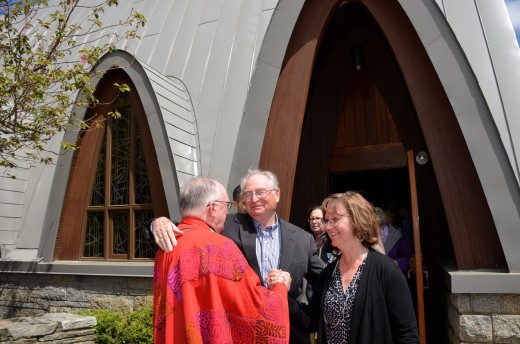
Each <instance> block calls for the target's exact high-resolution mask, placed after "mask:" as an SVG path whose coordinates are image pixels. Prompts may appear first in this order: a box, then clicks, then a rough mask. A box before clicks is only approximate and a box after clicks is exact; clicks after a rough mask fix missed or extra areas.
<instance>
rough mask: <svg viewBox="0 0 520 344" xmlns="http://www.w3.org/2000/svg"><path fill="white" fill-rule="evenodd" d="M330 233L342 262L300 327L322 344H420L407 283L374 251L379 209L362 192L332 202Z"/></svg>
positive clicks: (327, 203)
mask: <svg viewBox="0 0 520 344" xmlns="http://www.w3.org/2000/svg"><path fill="white" fill-rule="evenodd" d="M322 207H323V209H324V210H325V215H324V223H325V231H326V232H327V234H328V235H329V237H330V238H331V243H332V245H333V246H334V247H336V248H337V249H338V250H339V251H340V256H339V257H338V258H337V259H336V260H335V261H334V262H332V263H331V264H329V265H328V266H327V267H326V268H325V269H324V270H323V272H322V274H321V276H320V279H319V280H318V283H319V284H318V285H315V286H314V287H315V288H314V295H313V298H312V300H311V303H310V304H309V305H308V306H301V307H302V309H303V310H304V312H303V313H302V314H303V315H302V317H301V318H300V319H299V320H300V321H299V322H298V323H297V324H293V325H297V326H300V327H301V328H302V329H305V330H307V331H309V330H310V331H314V330H317V331H318V343H334V344H336V343H356V344H381V343H393V344H397V343H399V344H401V343H414V344H416V343H419V335H418V330H417V321H416V317H415V312H414V309H413V304H412V298H411V295H410V291H409V289H408V286H407V283H406V279H405V277H404V276H403V274H402V273H401V271H400V270H399V269H398V268H397V266H396V265H395V264H394V263H393V262H392V261H391V260H390V259H388V258H387V257H386V256H385V255H383V254H381V253H379V252H377V251H375V250H374V249H373V248H372V247H371V246H372V245H374V244H375V243H376V242H377V241H378V240H379V233H380V227H379V221H378V219H377V216H376V214H375V213H374V208H373V206H372V204H370V202H368V201H367V200H366V199H365V198H363V196H361V195H360V194H359V193H357V192H351V191H347V192H345V193H337V194H333V195H331V196H329V197H327V198H326V199H325V200H324V201H323V204H322Z"/></svg>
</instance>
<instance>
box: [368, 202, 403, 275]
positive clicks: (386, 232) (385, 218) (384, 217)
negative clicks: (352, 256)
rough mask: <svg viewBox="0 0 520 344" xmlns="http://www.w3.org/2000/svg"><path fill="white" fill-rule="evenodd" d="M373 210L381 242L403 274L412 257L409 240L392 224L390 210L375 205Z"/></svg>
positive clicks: (392, 218) (392, 219) (392, 217)
mask: <svg viewBox="0 0 520 344" xmlns="http://www.w3.org/2000/svg"><path fill="white" fill-rule="evenodd" d="M374 211H375V213H376V215H377V218H378V220H379V224H380V226H381V242H382V243H383V246H384V248H385V252H387V254H386V255H387V256H388V257H389V258H391V259H392V260H393V261H394V263H395V264H396V265H397V266H398V267H399V269H400V270H401V272H402V273H403V274H405V275H406V274H407V273H408V270H409V269H410V258H411V257H412V249H411V245H410V242H409V241H408V239H406V236H405V235H404V234H403V232H402V230H401V229H400V228H399V227H396V226H394V225H393V224H392V223H393V222H394V216H393V214H392V212H391V211H390V210H384V209H382V208H380V207H375V208H374Z"/></svg>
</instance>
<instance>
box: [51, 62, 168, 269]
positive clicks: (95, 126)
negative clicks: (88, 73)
mask: <svg viewBox="0 0 520 344" xmlns="http://www.w3.org/2000/svg"><path fill="white" fill-rule="evenodd" d="M115 83H118V84H128V85H129V86H130V88H131V91H130V92H125V93H119V92H118V89H117V88H116V87H115V86H114V84H115ZM96 92H97V93H96V94H97V98H98V99H99V100H100V104H101V105H99V106H96V107H95V108H93V109H90V110H89V111H88V112H87V116H88V117H87V118H91V120H89V123H90V127H89V129H87V130H85V131H84V132H82V133H81V135H80V137H79V140H78V149H77V151H76V153H75V156H74V160H73V164H72V168H71V174H70V176H69V183H68V187H67V192H66V195H65V202H64V207H63V211H62V216H61V219H62V220H61V223H60V229H59V232H58V238H57V242H56V250H55V255H54V256H55V259H58V260H76V259H86V260H142V259H152V258H153V257H154V256H155V250H156V247H155V243H154V242H153V238H151V237H150V236H149V235H148V233H147V230H146V224H147V222H148V221H149V220H150V219H152V218H153V217H157V216H163V215H164V216H168V212H167V206H166V198H165V195H164V189H163V185H162V182H161V177H160V173H159V167H158V163H157V157H156V154H155V149H154V146H153V141H152V139H151V134H150V130H149V127H148V123H147V120H146V115H145V113H144V109H143V106H142V104H141V101H140V98H139V94H138V93H137V90H136V89H135V87H134V85H133V83H132V81H131V80H130V78H129V77H128V76H127V75H126V73H124V72H123V71H122V70H117V69H116V70H111V71H110V72H108V73H107V74H106V75H105V76H104V77H103V79H102V80H101V81H100V83H99V85H98V89H97V91H96ZM109 112H112V113H114V112H117V113H119V114H120V117H118V118H114V117H112V116H110V115H108V114H109Z"/></svg>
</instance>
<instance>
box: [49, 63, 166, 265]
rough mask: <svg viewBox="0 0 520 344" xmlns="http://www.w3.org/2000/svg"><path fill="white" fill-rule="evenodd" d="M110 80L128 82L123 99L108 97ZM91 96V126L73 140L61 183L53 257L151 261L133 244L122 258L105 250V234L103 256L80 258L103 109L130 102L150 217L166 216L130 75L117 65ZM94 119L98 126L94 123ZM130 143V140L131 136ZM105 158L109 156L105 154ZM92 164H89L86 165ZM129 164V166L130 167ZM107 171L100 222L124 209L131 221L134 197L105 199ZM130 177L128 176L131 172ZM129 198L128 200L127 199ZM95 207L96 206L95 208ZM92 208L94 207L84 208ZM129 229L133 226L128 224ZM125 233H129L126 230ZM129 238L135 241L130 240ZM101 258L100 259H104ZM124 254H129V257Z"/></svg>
mask: <svg viewBox="0 0 520 344" xmlns="http://www.w3.org/2000/svg"><path fill="white" fill-rule="evenodd" d="M115 83H119V84H123V83H125V84H127V85H129V86H130V88H131V91H130V94H129V103H128V104H125V105H122V104H115V103H113V101H114V100H115V99H116V97H117V96H118V89H117V88H116V87H115V86H114V84H115ZM96 97H97V99H99V101H100V102H99V104H100V105H98V106H96V107H95V108H91V109H89V110H88V111H87V114H86V118H92V119H93V120H92V121H91V123H92V125H91V129H88V130H86V131H83V132H82V133H81V134H80V135H79V138H78V149H77V151H76V152H75V154H74V158H73V162H72V167H71V172H70V175H69V180H68V184H67V190H66V193H65V199H64V205H63V208H62V214H61V219H60V226H59V229H58V236H57V239H56V248H55V252H54V259H55V260H94V261H109V260H110V261H111V260H123V261H143V260H145V261H148V260H152V259H149V258H133V255H134V252H133V251H132V250H133V249H134V244H133V243H132V244H130V245H129V252H128V256H127V255H126V254H124V255H123V254H112V253H110V252H109V251H111V250H112V243H113V242H112V240H113V238H112V236H109V237H108V238H107V236H105V238H104V240H105V242H104V250H105V252H104V257H102V258H101V257H83V249H84V247H83V243H84V238H85V230H86V222H87V216H86V214H87V208H89V206H88V202H89V201H90V196H91V194H92V190H93V181H94V175H95V173H96V170H97V162H98V159H99V154H100V150H101V146H102V143H103V136H104V133H105V130H106V129H105V125H108V122H107V121H104V120H101V121H99V119H101V116H105V115H106V114H107V113H108V112H110V111H112V109H114V108H123V107H125V106H128V105H130V107H131V116H132V117H134V118H135V123H136V125H135V126H131V128H132V127H133V128H134V129H131V130H135V129H136V127H139V129H140V134H141V140H142V146H143V151H144V154H145V156H146V168H147V172H148V179H149V182H150V192H151V195H152V206H151V208H152V210H153V212H154V216H155V217H158V216H168V208H167V203H166V197H165V194H164V188H163V184H162V179H161V175H160V171H159V165H158V161H157V155H156V153H155V148H154V145H153V140H152V136H151V133H150V129H149V127H148V122H147V120H146V114H145V111H144V108H143V105H142V103H141V100H140V97H139V93H138V92H137V90H136V88H135V86H134V84H133V82H132V80H131V79H130V77H129V76H128V75H127V74H126V73H125V72H124V71H122V70H120V69H114V70H110V71H109V72H107V73H106V75H105V76H104V77H103V79H102V80H101V81H100V82H99V84H98V89H97V91H96ZM96 121H99V122H98V123H99V126H97V125H96V124H95V122H96ZM109 132H110V131H109ZM131 137H132V138H134V137H135V132H132V133H131ZM106 142H107V145H109V144H110V142H111V140H110V137H109V136H107V140H106ZM131 144H132V145H135V139H132V140H131ZM106 159H107V161H110V160H109V156H107V157H106ZM92 162H95V163H92ZM131 164H135V161H134V159H133V158H132V159H131ZM109 166H110V162H109V163H108V165H107V171H108V170H109ZM133 167H134V166H131V167H130V168H131V170H133ZM107 178H108V173H105V185H106V187H105V205H104V206H103V212H104V221H105V226H107V225H108V224H109V222H108V221H112V217H113V216H112V214H113V212H114V211H117V210H121V211H128V212H129V213H130V216H129V221H132V222H131V223H133V222H134V217H133V215H132V214H133V211H131V210H132V209H134V210H139V206H135V205H132V203H133V201H134V199H129V205H122V206H120V205H117V206H114V205H110V206H107V202H109V198H107V195H108V194H109V191H107V189H109V188H110V183H109V182H108V181H107ZM130 178H131V179H133V175H132V173H131V174H130ZM130 187H131V188H133V181H131V182H130ZM129 193H130V194H131V195H133V194H134V192H133V190H129ZM130 202H132V203H130ZM100 207H101V206H100ZM90 208H91V209H95V208H94V207H90ZM132 229H133V228H132ZM130 232H131V233H130ZM130 232H129V240H134V239H135V238H134V234H133V231H132V230H131V231H130ZM134 241H135V240H134ZM105 257H106V258H105ZM129 257H130V258H129Z"/></svg>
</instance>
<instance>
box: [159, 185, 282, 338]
mask: <svg viewBox="0 0 520 344" xmlns="http://www.w3.org/2000/svg"><path fill="white" fill-rule="evenodd" d="M231 204H232V202H229V198H228V196H227V193H226V190H225V188H224V186H222V185H221V184H220V183H218V182H217V181H215V180H213V179H209V178H196V179H192V180H191V181H190V182H189V183H188V184H187V185H186V186H185V187H184V188H183V190H182V192H181V194H180V208H181V212H182V214H183V219H182V221H181V222H180V223H179V225H178V228H179V229H180V230H183V231H184V234H183V235H182V237H180V238H179V240H178V242H177V246H176V247H175V249H174V250H173V251H172V252H169V253H166V252H164V251H162V250H159V251H158V252H157V255H156V259H155V267H154V312H153V326H154V343H168V344H169V343H203V342H204V343H209V342H211V343H266V344H267V343H272V342H276V343H278V342H282V343H287V342H288V340H289V317H288V308H287V290H288V287H289V286H290V281H291V279H290V276H289V275H288V274H287V273H282V272H278V273H277V274H276V275H274V276H273V277H272V279H273V281H274V282H282V280H283V281H285V283H279V284H277V285H276V286H274V287H273V289H272V290H271V291H270V290H267V289H266V288H264V287H263V286H262V285H261V283H260V280H259V279H258V276H256V274H255V273H254V272H253V270H252V269H251V268H250V267H249V265H248V263H247V261H246V259H245V258H244V256H243V255H242V252H240V250H239V249H238V247H237V246H236V245H235V244H234V243H233V241H231V240H229V239H227V238H226V237H224V236H222V235H220V234H218V233H220V232H221V231H222V230H223V228H224V222H225V219H226V215H227V213H228V209H229V207H230V206H231Z"/></svg>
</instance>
